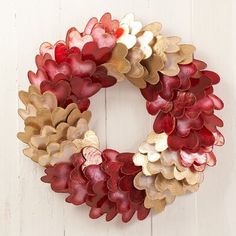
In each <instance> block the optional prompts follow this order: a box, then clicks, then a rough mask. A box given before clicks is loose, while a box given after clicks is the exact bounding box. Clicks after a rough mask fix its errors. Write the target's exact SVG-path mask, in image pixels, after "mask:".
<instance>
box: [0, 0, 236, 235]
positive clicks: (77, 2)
mask: <svg viewBox="0 0 236 236" xmlns="http://www.w3.org/2000/svg"><path fill="white" fill-rule="evenodd" d="M106 11H110V12H112V14H113V15H114V16H115V17H117V18H120V17H122V16H123V15H124V14H125V13H128V12H134V13H135V14H136V16H137V18H139V19H140V20H141V21H142V22H144V23H147V22H151V21H154V20H157V21H160V22H162V24H163V28H164V30H163V32H164V33H166V34H169V35H179V36H181V37H182V39H183V41H184V42H190V43H193V44H195V45H196V46H197V48H198V50H197V53H196V57H199V58H201V59H203V60H206V61H208V64H209V68H210V69H213V70H216V71H217V72H218V73H219V74H220V75H221V77H222V82H221V85H220V86H217V87H216V94H217V95H219V96H220V97H221V98H223V100H224V101H225V104H226V106H225V109H224V111H223V112H221V113H220V117H222V118H223V119H224V121H225V127H224V128H223V133H224V135H225V137H226V141H227V142H226V144H225V146H224V147H223V148H221V150H216V152H217V156H218V165H217V167H216V168H212V169H210V168H209V169H208V170H207V174H206V178H205V181H204V183H203V184H202V186H201V188H200V190H199V192H198V193H196V194H191V195H188V196H184V197H180V198H178V199H177V200H176V202H175V203H174V204H172V205H171V206H170V207H167V209H166V211H165V212H164V213H163V214H161V215H155V214H152V215H151V216H149V217H148V218H147V219H146V220H145V221H142V222H139V221H137V220H132V221H131V222H130V223H128V224H120V220H119V219H116V220H114V221H113V222H111V223H106V222H104V219H99V220H90V219H89V218H88V208H86V207H83V206H82V207H75V206H73V205H70V204H67V203H64V201H63V199H64V195H63V194H56V193H54V192H52V191H51V190H50V189H49V187H48V185H46V184H42V183H41V181H40V177H41V176H42V174H43V170H42V169H41V168H40V167H39V166H37V165H36V164H34V163H32V162H31V161H30V160H28V159H27V158H26V157H24V156H23V154H22V153H21V150H22V148H23V147H24V145H23V144H22V143H20V142H18V141H17V140H16V138H15V134H16V132H17V131H18V130H22V129H23V124H22V122H21V120H19V119H18V118H17V112H16V111H17V108H18V107H19V106H21V104H18V103H19V102H18V98H17V92H18V90H19V89H26V88H27V86H28V82H27V76H26V74H27V71H28V70H29V69H35V65H34V55H35V54H36V52H37V50H38V47H39V45H40V43H41V42H43V41H49V42H55V41H57V40H58V39H59V38H64V35H65V33H66V30H67V29H68V28H69V27H71V26H76V27H78V28H79V29H82V27H83V26H84V25H85V23H86V21H87V20H88V19H89V17H91V16H100V15H102V14H103V13H104V12H106ZM235 12H236V2H235V1H234V0H181V1H180V0H165V1H164V0H162V1H160V0H139V1H135V2H134V1H132V0H119V1H113V0H112V1H105V0H85V1H82V0H51V1H47V0H31V1H27V0H21V1H17V0H11V1H4V2H3V1H2V2H1V8H0V52H1V55H0V81H1V86H0V98H1V99H0V107H1V113H0V125H1V132H0V140H1V149H0V160H1V164H0V177H1V181H0V192H1V194H0V236H31V235H34V236H42V235H45V236H48V235H53V236H54V235H55V236H77V235H81V236H87V235H88V236H90V235H96V236H118V235H119V236H128V235H129V236H130V235H137V236H139V235H140V236H141V235H145V236H180V235H181V236H187V235H191V236H198V235H201V236H209V235H214V236H222V235H225V236H234V235H235V225H236V211H235V208H236V203H235V199H236V181H235V179H236V158H235V156H236V149H235V148H234V145H235V144H236V136H235V133H236V110H235V104H236V93H235V90H236V80H235V78H236V67H235V65H234V64H235V62H234V61H235V59H234V56H235V54H236V45H235V42H236V31H235V29H236V14H235ZM91 110H92V111H93V114H94V116H93V118H92V128H94V129H95V131H96V132H97V133H98V135H99V138H100V141H101V145H102V148H104V147H109V148H114V149H118V150H120V151H123V152H126V151H128V152H132V151H135V150H136V148H137V146H138V144H140V142H142V140H143V139H144V137H145V135H146V134H147V133H148V132H149V131H150V129H151V118H150V117H149V116H148V115H147V114H146V112H145V102H144V100H143V99H142V97H141V96H140V94H139V91H138V90H137V89H135V88H134V87H133V86H132V85H131V84H129V83H128V82H124V83H122V84H119V85H116V86H114V87H113V88H110V89H107V90H102V91H101V92H100V93H98V94H97V95H95V96H94V97H93V98H92V105H91Z"/></svg>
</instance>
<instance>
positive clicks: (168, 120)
mask: <svg viewBox="0 0 236 236" xmlns="http://www.w3.org/2000/svg"><path fill="white" fill-rule="evenodd" d="M194 51H195V47H194V46H193V45H190V44H181V39H180V38H179V37H176V36H171V37H169V36H168V37H167V36H164V35H162V34H161V24H160V23H158V22H153V23H150V24H148V25H145V26H143V25H142V24H141V22H139V21H136V20H135V19H134V15H133V14H127V15H126V16H125V17H124V18H122V19H121V20H120V21H119V20H114V19H112V17H111V14H110V13H105V14H104V15H103V16H102V17H101V19H100V20H98V19H97V18H95V17H93V18H91V19H90V20H89V21H88V23H87V25H86V27H85V29H84V31H83V32H79V31H78V30H77V29H76V28H71V29H69V30H68V32H67V35H66V39H65V40H64V41H62V40H60V41H58V42H56V43H55V44H50V43H48V42H45V43H43V44H42V45H41V46H40V49H39V54H38V55H36V58H35V61H36V66H37V71H36V72H32V71H29V72H28V78H29V81H30V83H31V85H30V86H29V88H28V91H20V92H19V97H20V99H21V101H22V102H23V104H24V105H25V108H24V109H19V115H20V116H21V118H22V119H23V120H24V124H25V128H24V132H19V133H18V135H17V136H18V138H19V139H20V140H21V141H23V142H24V143H26V144H27V147H26V148H25V149H24V150H23V153H24V154H25V155H26V156H28V157H30V158H31V159H32V160H33V161H35V162H37V163H38V164H39V165H41V166H43V167H45V173H46V175H45V176H43V177H42V178H41V180H42V181H43V182H45V183H49V184H50V186H51V189H52V190H53V191H55V192H58V193H67V195H68V196H67V198H66V202H68V203H72V204H74V205H81V204H84V203H85V204H86V205H88V206H89V207H90V209H91V210H90V214H89V215H90V217H91V218H93V219H95V218H98V217H100V216H102V215H105V218H106V220H107V221H110V220H112V219H113V218H114V217H115V216H116V215H121V218H122V220H123V222H128V221H129V220H130V219H131V218H132V217H133V215H134V214H135V213H136V212H137V218H138V219H139V220H143V219H145V218H146V217H147V215H148V214H149V212H150V209H152V208H154V209H155V210H156V212H158V213H159V212H161V211H163V210H164V209H165V206H166V205H169V204H171V203H172V202H173V201H174V200H175V198H176V197H177V196H180V195H184V194H187V193H189V192H196V191H197V190H198V188H199V185H200V184H201V183H202V181H203V173H204V170H205V169H206V167H207V166H214V165H215V164H216V157H215V155H214V153H213V148H214V146H215V145H216V146H221V145H223V144H224V138H223V136H222V134H221V133H220V132H219V131H218V128H217V127H222V126H223V121H222V120H221V119H220V118H218V117H217V116H216V115H215V114H214V112H215V110H220V109H222V108H223V102H222V101H221V100H220V99H219V98H218V97H217V96H216V95H215V94H214V90H213V86H214V85H215V84H217V83H219V81H220V78H219V76H218V75H217V74H216V73H215V72H213V71H209V70H206V67H207V65H206V63H204V62H203V61H200V60H197V59H195V58H194V56H193V54H194ZM123 80H129V81H130V82H131V83H132V84H133V85H134V86H136V87H137V88H138V89H140V91H141V94H142V96H143V97H144V99H145V100H146V109H147V112H148V113H149V114H150V115H152V116H155V121H154V124H153V131H151V132H150V134H149V135H148V136H147V137H146V139H145V140H144V141H143V143H141V144H140V146H139V147H137V150H135V153H120V152H118V151H115V150H112V149H105V150H100V148H99V139H98V137H97V136H96V134H95V132H94V131H92V130H91V129H89V127H88V123H89V120H90V118H91V112H90V111H88V108H89V105H90V100H89V98H90V97H91V96H93V95H94V94H96V93H97V92H98V91H99V90H101V89H102V88H108V87H111V86H113V85H115V84H116V83H117V82H121V81H123Z"/></svg>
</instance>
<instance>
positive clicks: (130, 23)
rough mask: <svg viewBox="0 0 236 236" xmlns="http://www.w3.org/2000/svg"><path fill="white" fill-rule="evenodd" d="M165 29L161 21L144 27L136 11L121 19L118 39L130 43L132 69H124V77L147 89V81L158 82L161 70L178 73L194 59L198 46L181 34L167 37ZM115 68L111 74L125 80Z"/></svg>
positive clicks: (167, 73) (125, 43) (172, 73)
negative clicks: (163, 31) (180, 36)
mask: <svg viewBox="0 0 236 236" xmlns="http://www.w3.org/2000/svg"><path fill="white" fill-rule="evenodd" d="M161 28H162V26H161V24H160V23H159V22H153V23H151V24H148V25H145V26H143V25H142V23H141V22H139V21H136V20H135V18H134V15H133V14H127V15H126V16H125V17H124V18H122V19H121V20H120V26H119V28H118V29H117V34H116V36H117V42H118V43H121V44H123V45H125V46H126V48H127V50H128V53H127V56H126V59H127V60H128V62H129V63H130V68H129V69H127V70H124V71H123V74H124V75H125V76H123V78H126V79H128V80H129V81H130V82H131V83H132V84H134V85H135V86H136V87H138V88H145V87H146V86H147V83H150V84H157V83H158V82H159V80H160V76H159V73H158V72H161V73H162V74H164V75H167V76H176V75H177V74H178V73H179V71H180V68H179V65H185V64H189V63H190V62H192V60H193V52H194V51H195V47H194V46H192V45H189V44H180V41H181V39H180V38H179V37H166V36H163V35H162V34H161ZM118 54H119V52H118ZM116 57H118V56H117V55H116ZM108 63H109V61H108ZM114 71H115V69H114V68H113V70H112V73H111V74H112V75H114V76H115V77H117V76H118V77H119V78H120V79H121V78H122V77H121V76H120V70H119V69H118V70H117V71H116V73H114ZM109 73H110V72H109Z"/></svg>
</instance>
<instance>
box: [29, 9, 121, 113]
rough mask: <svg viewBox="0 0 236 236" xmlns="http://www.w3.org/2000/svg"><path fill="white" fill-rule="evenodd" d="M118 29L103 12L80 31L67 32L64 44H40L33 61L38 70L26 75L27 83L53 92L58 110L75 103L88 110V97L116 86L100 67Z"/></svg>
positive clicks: (110, 52)
mask: <svg viewBox="0 0 236 236" xmlns="http://www.w3.org/2000/svg"><path fill="white" fill-rule="evenodd" d="M118 26H119V22H118V21H117V20H112V19H111V15H110V14H109V13H106V14H104V15H103V16H102V18H101V19H100V20H98V19H97V18H92V19H90V20H89V22H88V23H87V26H86V27H85V29H84V31H83V32H79V31H78V30H77V29H76V28H74V27H73V28H71V29H69V30H68V32H67V35H66V39H65V41H62V40H61V41H58V42H56V43H55V44H54V45H52V44H50V43H47V42H46V43H43V44H42V45H41V46H40V54H39V55H37V56H36V59H35V60H36V65H37V71H36V73H34V72H32V71H29V73H28V77H29V81H30V83H31V84H33V85H35V86H36V87H37V88H39V89H40V91H41V92H42V93H43V92H45V91H51V92H53V93H54V94H55V95H56V97H57V100H58V105H59V106H61V107H66V106H67V105H68V104H70V103H76V104H77V105H78V107H79V109H80V110H81V111H84V110H87V109H88V107H89V104H90V102H89V99H88V98H89V97H91V96H92V95H94V94H95V93H97V92H98V91H99V90H100V89H101V88H106V87H109V86H112V85H114V84H115V83H116V79H115V78H114V77H112V76H109V75H108V74H107V69H106V68H105V67H104V66H103V65H102V64H103V63H105V62H106V61H108V60H109V59H110V57H111V54H112V50H113V48H114V46H115V44H116V36H115V33H116V30H117V29H118Z"/></svg>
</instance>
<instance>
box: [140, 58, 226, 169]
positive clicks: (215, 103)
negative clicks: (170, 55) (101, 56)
mask: <svg viewBox="0 0 236 236" xmlns="http://www.w3.org/2000/svg"><path fill="white" fill-rule="evenodd" d="M179 66H180V73H179V74H178V76H174V77H170V76H166V75H162V74H161V75H160V82H159V84H157V85H150V84H148V86H147V87H146V88H145V89H142V90H141V92H142V94H143V96H144V97H145V98H146V100H147V111H148V112H149V113H150V114H151V115H156V119H155V122H154V124H153V129H154V131H155V132H156V133H162V132H165V133H166V134H168V145H169V148H170V149H171V150H174V151H181V158H182V164H183V165H184V166H188V167H190V166H192V167H193V168H194V169H196V170H203V169H204V167H205V165H206V164H208V165H213V164H215V157H213V155H214V154H213V153H212V147H213V146H214V145H222V144H223V143H224V140H223V136H222V135H221V133H220V132H219V131H218V129H217V127H222V126H223V122H222V121H221V120H220V119H219V118H218V117H217V116H215V115H214V111H215V110H220V109H222V108H223V102H222V101H221V100H220V99H219V98H218V97H217V96H216V95H214V94H213V85H215V84H217V83H218V82H219V81H220V78H219V76H218V75H217V74H216V73H214V72H212V71H207V70H205V68H206V64H205V63H204V62H201V61H198V60H194V61H193V63H191V64H188V65H179ZM203 156H204V158H202V157H203ZM199 160H200V161H199Z"/></svg>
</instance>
